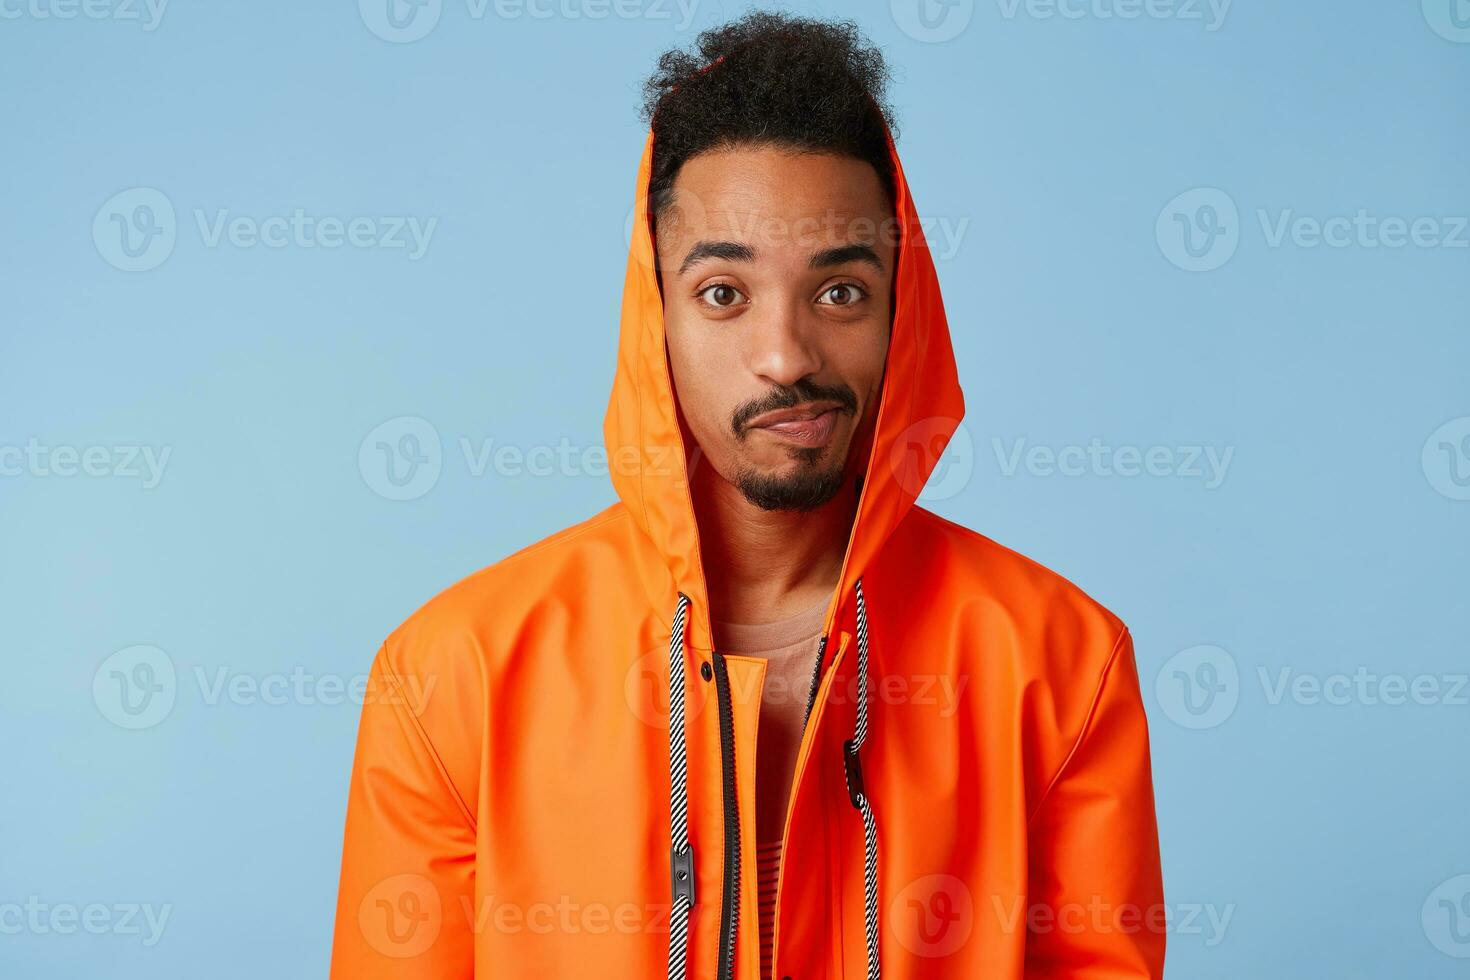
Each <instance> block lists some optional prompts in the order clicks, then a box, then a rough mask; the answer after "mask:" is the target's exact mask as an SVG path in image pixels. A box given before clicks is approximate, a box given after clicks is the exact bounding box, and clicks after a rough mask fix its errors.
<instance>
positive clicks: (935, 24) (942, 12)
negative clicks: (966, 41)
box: [888, 0, 975, 44]
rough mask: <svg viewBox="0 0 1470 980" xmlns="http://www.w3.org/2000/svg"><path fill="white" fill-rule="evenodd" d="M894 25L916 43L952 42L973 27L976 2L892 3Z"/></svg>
mask: <svg viewBox="0 0 1470 980" xmlns="http://www.w3.org/2000/svg"><path fill="white" fill-rule="evenodd" d="M888 9H889V12H890V13H891V14H892V15H893V23H894V24H896V25H898V29H899V30H901V31H903V32H904V33H905V34H907V35H908V36H909V37H911V38H913V39H914V40H915V41H922V42H924V43H925V44H940V43H942V42H944V41H952V40H954V39H955V38H957V37H959V36H960V34H962V33H964V30H965V28H966V27H969V26H970V18H972V17H974V16H975V0H891V2H890V3H889V5H888Z"/></svg>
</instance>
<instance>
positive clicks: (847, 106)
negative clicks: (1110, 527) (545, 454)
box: [332, 13, 1164, 980]
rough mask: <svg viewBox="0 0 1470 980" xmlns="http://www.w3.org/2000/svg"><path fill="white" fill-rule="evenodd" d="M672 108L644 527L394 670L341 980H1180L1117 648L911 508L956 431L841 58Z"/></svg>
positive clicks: (1103, 628)
mask: <svg viewBox="0 0 1470 980" xmlns="http://www.w3.org/2000/svg"><path fill="white" fill-rule="evenodd" d="M699 52H700V53H699V56H698V57H695V56H694V55H690V54H684V53H679V52H674V53H670V54H667V55H665V56H664V57H663V59H662V60H661V61H660V67H659V72H658V73H657V74H656V75H655V77H654V78H653V80H651V81H650V82H649V85H648V101H647V106H646V114H647V116H648V117H649V118H650V120H651V127H650V133H649V136H648V139H647V141H646V143H645V146H644V151H643V158H642V161H641V164H640V167H639V171H638V182H637V188H636V194H635V211H634V214H635V217H636V220H635V221H634V223H633V236H632V242H631V247H630V252H629V261H628V273H627V280H626V285H625V291H624V297H623V310H622V327H621V336H620V342H619V352H618V364H617V371H616V376H615V379H614V383H613V391H612V398H611V402H610V404H609V407H608V412H607V417H606V423H605V436H606V441H607V449H608V454H609V467H610V470H611V472H612V477H613V483H614V486H615V488H616V490H617V494H618V497H619V498H620V499H619V502H618V503H615V504H614V505H612V506H611V507H609V508H607V509H606V510H604V511H603V512H602V513H600V514H598V515H596V516H594V517H592V518H591V519H589V520H587V521H584V522H583V523H581V524H578V525H575V526H574V527H571V528H568V529H567V530H565V531H562V532H560V533H558V534H555V535H553V536H551V537H550V538H547V539H545V540H543V541H541V542H539V543H537V544H534V545H532V546H530V547H528V548H526V549H524V550H522V551H520V552H518V553H516V554H514V555H512V556H511V557H509V558H506V559H505V560H503V561H501V562H499V563H497V564H495V565H492V566H490V567H489V568H486V569H484V570H483V571H481V572H479V573H478V574H476V575H473V576H471V577H470V578H468V579H466V580H465V581H463V582H461V583H459V584H457V585H455V586H453V587H452V588H450V589H448V590H447V591H445V592H444V593H442V594H440V595H439V596H438V597H436V598H435V599H434V600H432V601H431V602H430V603H428V604H427V605H426V606H425V607H424V608H422V609H420V610H419V611H418V612H417V613H415V614H414V615H413V616H412V617H410V618H409V619H408V621H407V622H405V623H404V624H403V625H402V626H401V627H399V628H398V629H397V630H396V631H394V633H393V634H392V635H391V636H390V637H389V638H388V640H387V641H386V642H385V643H384V645H383V648H382V649H381V650H380V651H379V653H378V656H377V659H376V660H375V661H374V663H373V668H372V686H371V688H370V692H369V693H370V697H369V698H368V699H367V701H366V703H365V705H364V708H363V714H362V720H361V727H360V730H359V737H358V746H357V755H356V760H355V764H354V768H353V773H352V783H351V790H350V796H349V802H348V811H347V832H346V843H345V849H344V854H343V865H342V877H341V886H340V893H339V904H338V910H337V927H336V934H335V943H334V948H333V958H332V975H333V976H334V977H335V978H337V980H368V978H373V980H376V978H382V977H407V978H424V980H427V978H431V977H432V978H436V980H445V978H466V977H481V978H488V977H493V978H496V980H505V978H513V977H528V978H529V977H589V976H594V977H602V978H607V980H613V978H618V980H621V978H632V977H637V978H648V977H652V976H660V975H666V976H669V977H689V978H720V980H725V978H740V980H755V978H757V977H790V978H794V980H828V978H837V977H858V976H868V977H877V976H880V975H882V974H884V973H886V974H888V975H889V976H891V977H967V978H971V977H980V976H984V977H988V978H1019V977H1033V978H1061V977H1098V978H1102V977H1107V978H1110V980H1114V978H1124V977H1128V978H1143V977H1158V976H1160V975H1161V972H1162V962H1163V951H1164V932H1163V909H1162V888H1161V883H1160V872H1159V862H1158V844H1157V835H1156V830H1155V822H1154V813H1153V798H1152V788H1151V782H1150V772H1149V755H1148V741H1147V730H1146V726H1145V721H1144V714H1143V709H1142V706H1141V703H1140V698H1139V692H1138V681H1137V675H1136V668H1135V665H1134V660H1133V648H1132V641H1131V639H1130V636H1129V634H1128V631H1127V630H1126V629H1125V628H1124V626H1123V624H1122V623H1121V622H1120V621H1119V620H1118V619H1117V618H1116V617H1114V616H1113V615H1112V614H1111V613H1109V612H1108V611H1107V610H1105V609H1103V608H1102V607H1100V606H1099V605H1098V604H1097V603H1095V602H1093V601H1092V600H1091V599H1089V598H1088V597H1087V596H1086V595H1084V594H1083V593H1082V592H1081V591H1080V590H1078V589H1077V588H1076V587H1075V586H1073V585H1071V584H1070V583H1068V582H1066V581H1065V580H1063V579H1062V578H1060V577H1058V576H1057V575H1055V574H1053V573H1051V572H1049V571H1047V570H1046V569H1043V568H1041V567H1039V566H1038V565H1036V564H1034V563H1032V562H1030V561H1028V560H1026V559H1024V558H1022V557H1020V556H1018V555H1016V554H1015V553H1013V552H1010V551H1008V550H1006V549H1004V548H1002V547H1000V546H999V545H997V544H995V543H993V542H991V541H989V540H988V539H986V538H984V537H981V536H980V535H978V534H976V533H974V532H972V531H969V530H967V529H965V528H962V527H959V526H957V525H955V524H952V523H950V522H948V521H946V520H943V519H941V518H939V517H937V516H935V515H934V514H931V513H929V512H928V511H925V510H924V509H922V508H920V507H918V506H916V505H915V497H916V495H917V494H918V492H919V490H920V489H921V488H922V487H923V484H924V481H925V479H926V478H927V477H928V476H929V474H930V472H931V471H932V470H933V468H934V466H935V463H936V457H937V455H938V454H939V452H940V451H941V450H942V449H943V447H944V444H945V442H946V441H947V439H948V438H949V436H950V435H951V433H952V432H953V430H954V428H955V427H956V425H957V424H958V422H959V419H960V417H961V415H962V414H963V400H962V397H961V393H960V388H959V384H958V381H957V378H956V371H955V364H954V360H953V355H952V352H951V346H950V341H949V334H948V328H947V326H946V322H945V318H944V312H943V308H942V304H941V300H940V294H939V287H938V283H937V279H936V276H935V271H934V266H933V263H932V260H931V257H930V255H929V253H928V251H927V249H926V247H925V244H924V240H923V235H922V232H921V230H920V228H919V223H918V217H917V213H916V211H915V209H914V204H913V200H912V198H911V196H910V194H909V188H908V185H907V183H906V181H905V178H904V174H903V170H902V168H901V166H900V164H899V160H898V156H897V152H896V150H895V148H894V144H893V142H892V139H891V136H890V113H889V110H888V109H887V108H886V107H885V105H884V103H883V101H882V97H883V86H884V82H885V78H886V69H885V68H884V66H883V62H882V58H881V56H880V55H879V54H878V53H877V52H876V51H874V50H873V49H871V48H869V47H865V46H864V45H863V44H862V43H861V42H860V38H859V37H858V36H857V34H856V31H855V29H854V28H853V27H852V26H851V25H846V24H829V23H823V22H819V21H811V20H804V19H797V18H791V17H784V16H777V15H771V14H761V13H757V14H752V15H749V16H747V17H745V18H743V19H741V20H739V21H736V22H734V23H732V24H729V25H726V26H725V27H723V28H720V29H718V30H716V31H712V32H709V33H706V34H705V35H703V36H701V38H700V39H699Z"/></svg>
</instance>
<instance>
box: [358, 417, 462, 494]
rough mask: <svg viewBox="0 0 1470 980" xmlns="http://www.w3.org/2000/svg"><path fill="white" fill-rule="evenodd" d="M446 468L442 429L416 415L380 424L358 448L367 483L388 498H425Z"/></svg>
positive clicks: (360, 464)
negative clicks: (441, 438) (440, 431)
mask: <svg viewBox="0 0 1470 980" xmlns="http://www.w3.org/2000/svg"><path fill="white" fill-rule="evenodd" d="M443 468H444V450H443V447H442V446H441V445H440V442H439V431H438V430H437V429H435V428H434V426H433V425H432V424H430V423H429V422H428V420H426V419H421V418H419V417H418V416H415V415H400V416H398V417H397V418H393V419H389V420H388V421H386V422H384V423H383V424H381V425H379V426H378V427H377V428H375V429H373V431H371V432H369V433H368V434H367V436H366V438H364V439H363V440H362V445H361V446H359V447H358V450H357V469H358V472H360V473H361V474H362V479H363V482H365V483H366V484H367V485H368V487H369V488H370V489H371V490H372V491H373V492H374V493H376V494H377V495H378V496H380V497H383V498H384V499H387V500H416V499H418V498H419V497H422V496H423V495H424V494H426V493H428V492H429V491H430V490H432V489H434V485H435V484H436V483H438V482H439V474H440V472H441V471H442V470H443Z"/></svg>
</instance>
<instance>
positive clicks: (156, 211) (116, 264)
mask: <svg viewBox="0 0 1470 980" xmlns="http://www.w3.org/2000/svg"><path fill="white" fill-rule="evenodd" d="M177 238H178V220H177V219H176V217H175V215H174V206H173V202H172V201H170V200H169V199H168V195H166V194H164V193H163V191H160V190H158V189H157V188H153V187H130V188H128V189H127V190H125V191H119V192H118V193H116V194H114V195H112V197H109V198H108V199H107V200H106V201H104V202H103V204H102V206H101V207H100V208H98V209H97V214H96V215H95V216H94V217H93V218H92V243H93V244H94V245H96V246H97V254H98V255H100V256H102V258H103V260H104V261H105V262H107V264H108V265H110V266H112V267H113V268H116V269H121V270H122V271H123V272H147V271H148V270H149V269H154V268H157V267H158V266H160V265H162V264H163V262H164V260H165V259H167V258H168V257H169V256H170V255H172V254H173V251H174V242H175V241H176V240H177Z"/></svg>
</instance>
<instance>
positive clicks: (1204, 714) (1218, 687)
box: [1154, 644, 1240, 729]
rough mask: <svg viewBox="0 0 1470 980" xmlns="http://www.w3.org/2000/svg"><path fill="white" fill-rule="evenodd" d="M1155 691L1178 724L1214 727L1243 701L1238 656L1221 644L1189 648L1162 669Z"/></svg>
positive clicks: (1165, 711) (1223, 720)
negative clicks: (1231, 653)
mask: <svg viewBox="0 0 1470 980" xmlns="http://www.w3.org/2000/svg"><path fill="white" fill-rule="evenodd" d="M1154 694H1155V696H1156V697H1157V698H1158V701H1159V706H1160V707H1161V708H1163V709H1164V714H1166V715H1168V716H1169V720H1170V721H1173V722H1174V723H1175V724H1176V725H1180V726H1181V727H1184V728H1193V729H1205V728H1214V727H1216V726H1218V725H1222V724H1224V723H1225V722H1226V721H1227V720H1228V719H1229V718H1230V716H1231V715H1232V714H1234V713H1235V707H1236V705H1237V704H1238V703H1239V702H1240V670H1239V668H1237V667H1236V664H1235V658H1234V657H1232V656H1231V655H1230V654H1229V653H1228V652H1227V651H1225V650H1223V649H1221V648H1220V647H1217V646H1210V645H1208V644H1204V645H1200V646H1193V647H1189V648H1188V649H1185V650H1180V651H1179V652H1178V653H1176V654H1174V656H1172V657H1170V658H1169V659H1168V660H1167V661H1166V662H1165V663H1164V666H1163V667H1162V668H1160V669H1159V675H1158V677H1157V678H1156V679H1155V681H1154Z"/></svg>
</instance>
